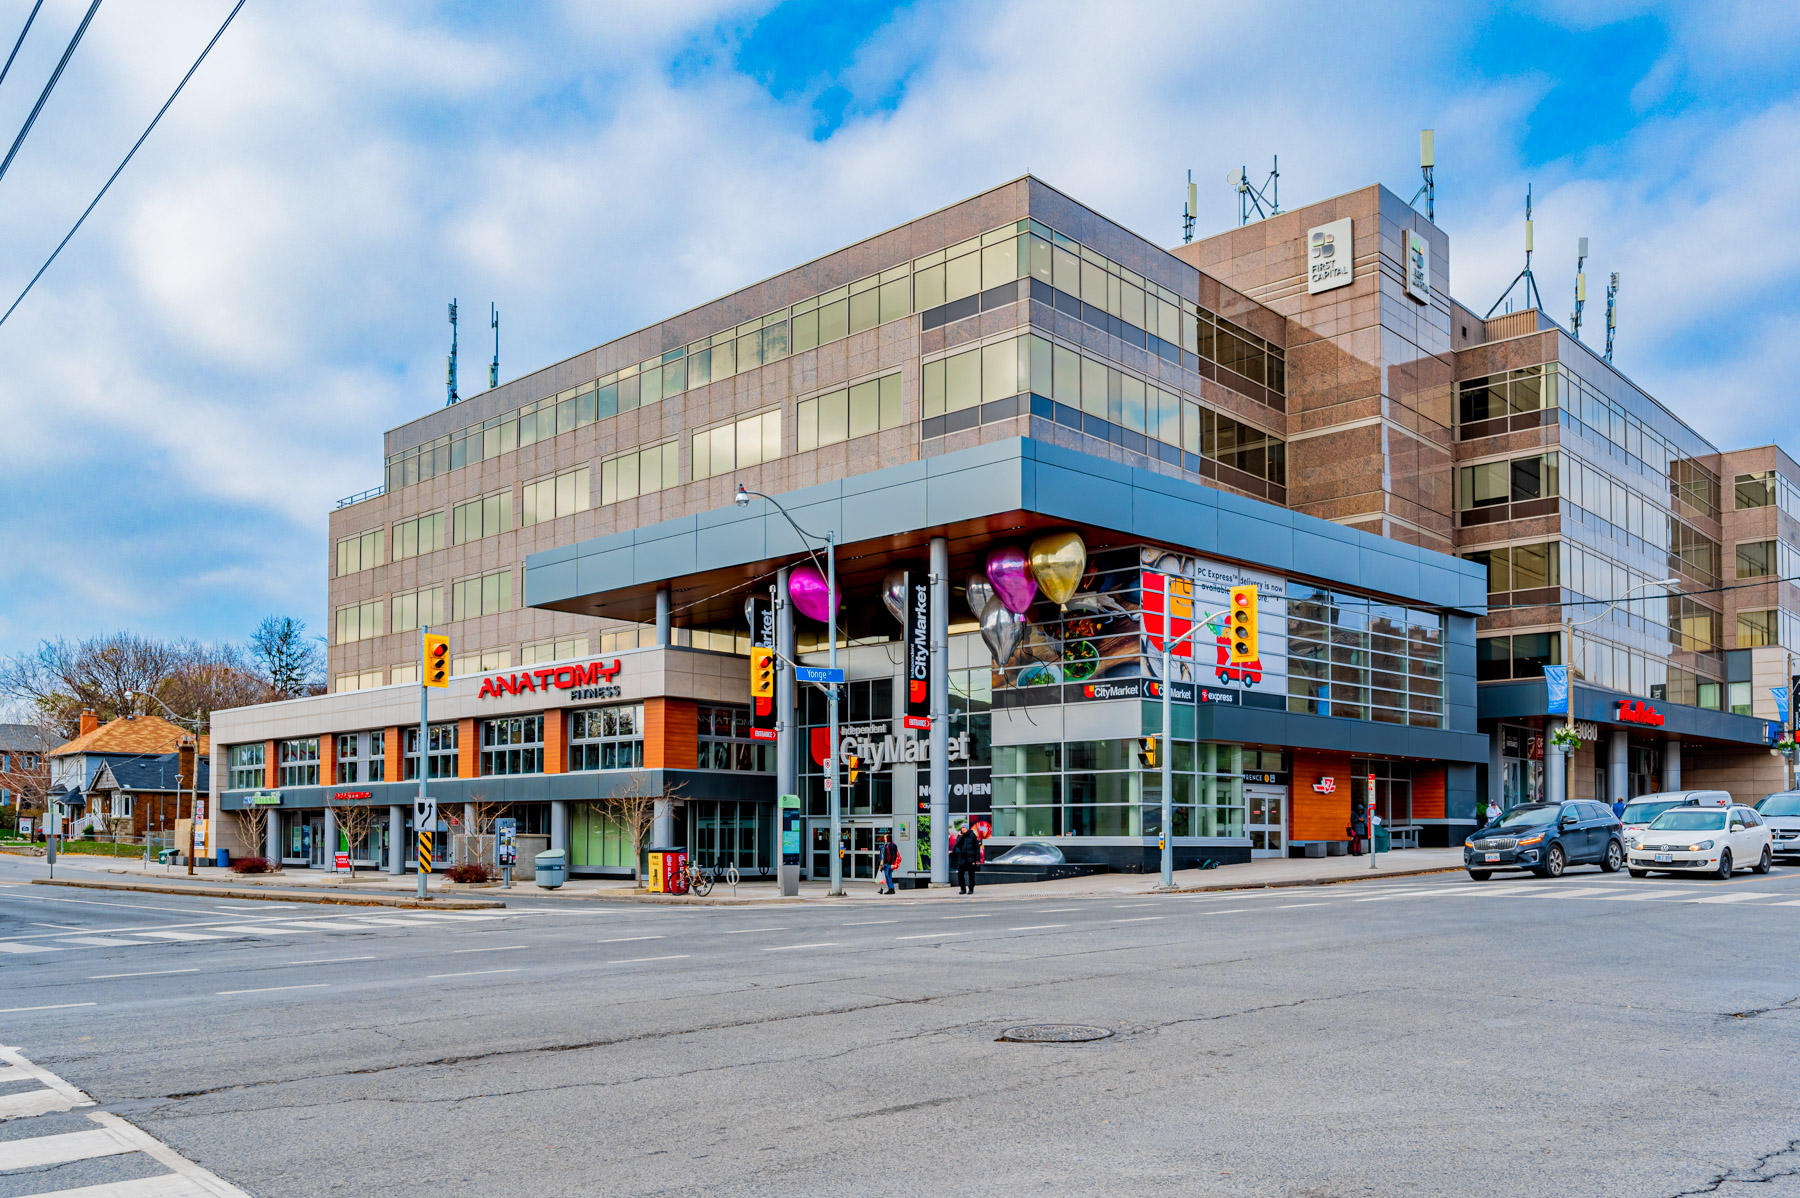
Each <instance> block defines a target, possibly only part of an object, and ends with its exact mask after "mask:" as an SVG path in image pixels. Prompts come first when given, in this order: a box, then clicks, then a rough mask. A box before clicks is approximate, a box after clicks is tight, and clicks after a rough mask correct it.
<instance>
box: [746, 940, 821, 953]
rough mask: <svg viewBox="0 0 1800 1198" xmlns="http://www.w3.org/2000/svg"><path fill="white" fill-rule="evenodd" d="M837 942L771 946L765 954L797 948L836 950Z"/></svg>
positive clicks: (764, 950)
mask: <svg viewBox="0 0 1800 1198" xmlns="http://www.w3.org/2000/svg"><path fill="white" fill-rule="evenodd" d="M836 947H837V941H835V940H821V941H819V942H818V943H817V944H771V945H769V946H768V947H766V948H764V949H763V952H765V953H785V952H787V951H789V950H790V949H796V948H836Z"/></svg>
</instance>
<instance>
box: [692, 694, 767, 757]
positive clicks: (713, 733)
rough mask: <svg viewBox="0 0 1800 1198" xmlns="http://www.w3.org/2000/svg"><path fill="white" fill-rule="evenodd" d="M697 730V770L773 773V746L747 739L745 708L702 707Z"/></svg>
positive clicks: (746, 708) (748, 736) (747, 726)
mask: <svg viewBox="0 0 1800 1198" xmlns="http://www.w3.org/2000/svg"><path fill="white" fill-rule="evenodd" d="M698 728H699V739H700V744H699V751H698V768H700V769H703V770H737V771H741V772H747V773H766V772H772V771H773V770H774V768H775V746H774V745H773V744H771V743H769V742H767V741H756V740H751V739H750V709H749V708H748V707H709V706H706V705H704V704H703V705H701V707H700V711H699V719H698Z"/></svg>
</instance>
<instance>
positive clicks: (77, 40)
mask: <svg viewBox="0 0 1800 1198" xmlns="http://www.w3.org/2000/svg"><path fill="white" fill-rule="evenodd" d="M99 11H100V0H94V2H93V3H92V4H90V5H88V10H87V16H85V17H83V18H81V24H79V25H77V26H76V27H75V36H74V37H72V38H70V39H69V45H68V48H67V49H65V50H64V51H63V55H62V58H61V60H60V61H58V62H57V64H56V69H55V70H54V71H51V72H50V82H48V83H46V84H44V90H43V91H42V92H40V93H38V98H37V103H36V104H33V105H32V106H31V115H30V116H28V117H26V118H25V124H24V125H23V126H22V127H21V128H20V129H19V135H18V136H17V137H15V138H13V144H12V149H10V150H8V151H7V152H6V158H5V160H4V161H0V179H4V178H6V168H7V167H9V166H11V165H12V160H13V158H14V157H16V156H17V155H18V153H19V147H20V146H22V145H24V144H25V135H26V134H27V133H30V132H31V127H32V125H34V124H36V123H37V119H38V113H40V112H42V111H44V102H45V101H46V100H48V99H49V98H50V93H51V92H52V91H54V90H56V81H57V80H58V79H61V78H62V73H63V68H64V67H66V66H68V65H69V59H71V58H73V57H75V47H76V46H79V45H80V44H81V35H82V34H84V33H86V32H87V27H88V25H89V23H91V22H92V21H93V19H94V14H95V13H97V12H99ZM32 13H33V15H36V13H37V10H36V9H32ZM20 37H21V39H22V38H23V37H24V35H23V34H21V35H20ZM15 49H16V47H15Z"/></svg>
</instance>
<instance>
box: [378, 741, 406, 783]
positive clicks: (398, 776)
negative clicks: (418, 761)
mask: <svg viewBox="0 0 1800 1198" xmlns="http://www.w3.org/2000/svg"><path fill="white" fill-rule="evenodd" d="M403 747H404V742H403V741H402V740H401V739H400V729H399V728H384V729H382V733H381V755H382V756H383V757H385V758H386V759H387V768H386V770H385V771H384V772H383V773H382V777H384V778H386V779H387V780H388V781H389V782H404V781H406V769H405V767H404V766H402V765H401V758H400V750H401V749H402V748H403Z"/></svg>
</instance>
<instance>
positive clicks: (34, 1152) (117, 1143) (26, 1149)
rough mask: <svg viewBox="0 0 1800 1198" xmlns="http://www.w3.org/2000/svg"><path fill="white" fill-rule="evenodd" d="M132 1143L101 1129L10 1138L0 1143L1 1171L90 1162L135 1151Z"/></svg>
mask: <svg viewBox="0 0 1800 1198" xmlns="http://www.w3.org/2000/svg"><path fill="white" fill-rule="evenodd" d="M135 1151H136V1149H135V1148H133V1147H132V1146H131V1145H129V1144H127V1143H125V1142H124V1141H122V1140H120V1139H119V1137H117V1136H115V1135H113V1134H112V1132H110V1131H107V1130H105V1129H102V1128H96V1129H95V1130H93V1131H71V1132H65V1133H63V1134H62V1135H56V1136H38V1137H37V1138H36V1139H32V1140H8V1141H7V1142H5V1143H3V1144H0V1172H6V1171H8V1170H11V1169H41V1168H44V1167H45V1166H47V1165H66V1164H68V1163H69V1162H70V1161H91V1160H93V1159H94V1158H96V1157H102V1156H117V1155H118V1154H119V1153H121V1152H135Z"/></svg>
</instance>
